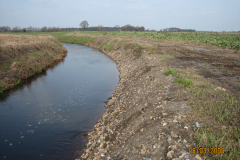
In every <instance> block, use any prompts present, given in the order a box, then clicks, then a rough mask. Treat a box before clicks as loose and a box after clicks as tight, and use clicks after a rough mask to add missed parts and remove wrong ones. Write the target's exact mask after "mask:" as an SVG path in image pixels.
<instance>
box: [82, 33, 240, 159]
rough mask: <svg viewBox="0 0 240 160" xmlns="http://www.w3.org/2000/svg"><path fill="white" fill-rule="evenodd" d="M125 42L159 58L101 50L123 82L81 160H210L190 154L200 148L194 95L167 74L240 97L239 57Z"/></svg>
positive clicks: (203, 47) (185, 46)
mask: <svg viewBox="0 0 240 160" xmlns="http://www.w3.org/2000/svg"><path fill="white" fill-rule="evenodd" d="M103 41H104V42H105V41H106V39H104V38H101V37H100V38H97V39H96V40H94V41H93V42H92V43H91V44H89V46H91V47H94V48H97V49H99V46H100V44H102V43H103ZM124 41H126V42H137V43H142V44H145V45H149V46H152V47H155V49H154V51H155V54H151V55H149V54H148V53H146V52H145V51H144V53H143V54H142V55H141V57H140V58H138V56H139V55H138V54H137V53H135V52H133V53H131V54H129V55H128V54H126V53H128V52H129V51H130V50H133V48H131V47H122V48H121V49H119V50H116V46H115V47H114V49H113V50H112V51H111V52H109V51H107V50H105V49H104V47H103V48H102V49H100V50H101V51H102V52H103V53H105V54H106V55H108V56H110V57H111V58H112V59H114V60H115V61H116V63H117V67H118V70H119V71H120V76H119V77H120V81H119V84H118V87H117V88H116V90H115V92H114V94H113V95H112V97H111V98H110V99H109V100H108V102H107V105H106V111H105V113H104V114H103V116H102V118H101V119H100V120H99V121H98V123H97V124H96V125H95V126H94V128H93V130H92V132H90V133H89V134H88V144H87V147H86V149H85V151H84V153H82V155H81V159H114V160H118V159H119V160H120V159H129V160H130V159H132V160H136V159H145V160H161V159H162V160H164V159H174V158H176V159H177V158H178V159H198V160H199V159H205V158H206V157H204V156H205V155H199V154H189V153H188V148H189V147H196V143H195V142H194V140H193V134H194V132H195V131H196V130H197V128H196V126H195V125H194V123H195V122H196V119H194V114H193V113H192V111H193V108H192V106H191V105H189V97H190V95H191V93H190V92H189V89H183V88H182V87H181V86H180V85H179V84H178V83H174V82H173V81H174V77H173V76H166V75H164V74H163V73H164V71H165V70H166V68H172V69H180V70H185V71H186V72H187V71H188V70H189V69H191V70H194V72H195V73H194V74H195V77H197V78H200V81H201V83H213V84H215V85H216V86H220V87H222V88H225V91H226V92H227V93H229V94H234V95H235V96H238V97H239V93H240V83H239V82H240V79H239V77H240V54H239V51H237V50H232V49H223V48H220V47H213V46H206V45H199V44H190V43H188V44H184V43H177V42H175V43H174V42H165V41H155V40H149V39H148V40H147V39H140V38H125V39H124ZM165 53H168V54H169V55H167V56H164V54H165ZM159 84H160V85H159ZM198 122H199V123H200V125H209V124H211V123H212V122H211V120H209V121H198Z"/></svg>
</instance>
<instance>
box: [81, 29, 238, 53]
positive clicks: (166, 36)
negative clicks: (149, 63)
mask: <svg viewBox="0 0 240 160" xmlns="http://www.w3.org/2000/svg"><path fill="white" fill-rule="evenodd" d="M82 33H84V32H82ZM87 33H88V34H102V35H105V36H107V35H110V36H126V37H143V38H153V39H158V40H168V41H182V42H196V43H205V44H211V45H214V46H221V47H228V48H235V49H240V33H198V32H194V33H183V32H181V33H169V32H165V33H164V32H162V33H156V32H151V33H149V32H86V34H87Z"/></svg>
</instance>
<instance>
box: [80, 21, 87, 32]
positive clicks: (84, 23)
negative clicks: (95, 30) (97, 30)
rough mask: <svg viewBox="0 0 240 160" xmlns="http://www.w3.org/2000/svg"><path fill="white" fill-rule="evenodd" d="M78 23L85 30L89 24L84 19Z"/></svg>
mask: <svg viewBox="0 0 240 160" xmlns="http://www.w3.org/2000/svg"><path fill="white" fill-rule="evenodd" d="M79 25H80V26H81V27H82V28H83V29H84V30H85V29H86V28H88V26H89V24H88V22H87V21H86V20H84V21H82V22H81V23H80V24H79Z"/></svg>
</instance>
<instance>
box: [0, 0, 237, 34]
mask: <svg viewBox="0 0 240 160" xmlns="http://www.w3.org/2000/svg"><path fill="white" fill-rule="evenodd" d="M83 20H87V21H88V23H89V26H90V27H91V26H97V25H103V26H108V27H113V26H115V25H120V26H123V25H126V24H130V25H133V26H144V27H145V29H155V30H160V29H164V28H168V27H178V28H181V29H196V30H197V31H228V30H230V31H237V30H240V0H0V26H9V27H15V26H20V27H21V28H23V27H28V26H33V27H40V28H41V27H43V26H47V27H53V26H54V27H79V24H80V22H82V21H83Z"/></svg>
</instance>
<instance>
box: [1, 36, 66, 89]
mask: <svg viewBox="0 0 240 160" xmlns="http://www.w3.org/2000/svg"><path fill="white" fill-rule="evenodd" d="M66 54H67V50H66V49H65V48H64V47H63V46H62V45H61V44H60V43H59V42H58V41H57V40H56V39H55V38H54V37H53V36H51V35H35V36H33V35H26V34H18V35H14V34H0V93H3V92H4V91H5V90H8V89H10V88H13V87H14V86H17V85H19V84H20V83H21V82H22V81H24V80H26V79H27V78H29V77H32V76H34V75H36V74H38V73H41V72H42V71H44V70H46V69H47V68H48V67H51V66H53V65H54V64H55V63H56V62H59V61H61V60H63V59H64V57H65V56H66Z"/></svg>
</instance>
